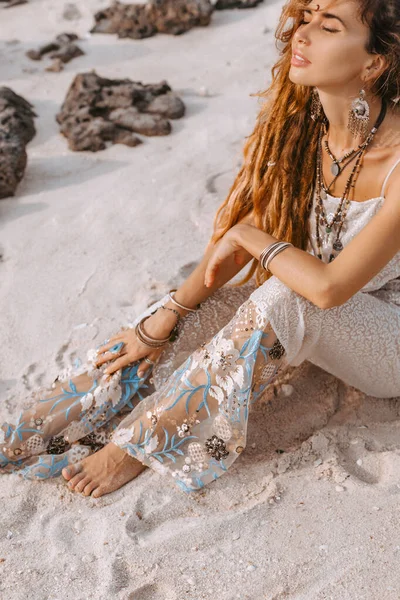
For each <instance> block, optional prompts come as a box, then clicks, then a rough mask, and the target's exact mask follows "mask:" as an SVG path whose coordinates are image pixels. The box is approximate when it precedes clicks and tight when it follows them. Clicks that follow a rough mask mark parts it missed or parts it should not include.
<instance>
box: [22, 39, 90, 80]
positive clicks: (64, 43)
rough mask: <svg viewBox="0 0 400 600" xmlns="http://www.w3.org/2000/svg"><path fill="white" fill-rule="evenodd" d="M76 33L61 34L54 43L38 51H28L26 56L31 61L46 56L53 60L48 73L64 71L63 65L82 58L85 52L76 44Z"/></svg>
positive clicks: (41, 47)
mask: <svg viewBox="0 0 400 600" xmlns="http://www.w3.org/2000/svg"><path fill="white" fill-rule="evenodd" d="M78 39H79V38H78V36H77V35H75V33H61V34H60V35H58V36H57V37H56V38H55V40H54V41H53V42H50V43H48V44H45V45H44V46H40V48H38V50H28V52H27V53H26V56H28V58H30V59H31V60H42V58H43V56H44V55H45V54H48V55H49V57H50V58H51V59H52V60H53V63H52V64H51V65H50V66H49V67H47V69H46V71H57V72H58V71H62V69H63V65H64V64H65V63H68V62H69V61H70V60H72V59H73V58H76V57H77V56H82V55H83V54H85V53H84V51H83V50H82V49H81V48H80V47H79V46H78V45H77V44H75V41H76V40H78Z"/></svg>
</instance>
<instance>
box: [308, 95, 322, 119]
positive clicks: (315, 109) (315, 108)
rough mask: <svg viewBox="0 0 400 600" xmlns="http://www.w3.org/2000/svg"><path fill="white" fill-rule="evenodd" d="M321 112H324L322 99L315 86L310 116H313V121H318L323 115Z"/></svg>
mask: <svg viewBox="0 0 400 600" xmlns="http://www.w3.org/2000/svg"><path fill="white" fill-rule="evenodd" d="M321 113H322V104H321V100H320V99H319V94H318V91H317V88H314V89H313V91H312V97H311V109H310V117H311V118H312V120H313V121H318V119H319V117H320V116H321Z"/></svg>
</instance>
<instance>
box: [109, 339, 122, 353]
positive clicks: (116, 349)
mask: <svg viewBox="0 0 400 600" xmlns="http://www.w3.org/2000/svg"><path fill="white" fill-rule="evenodd" d="M124 346H125V342H119V344H115V345H114V346H113V347H112V348H110V349H109V352H111V354H119V353H120V352H121V350H122V348H123V347H124Z"/></svg>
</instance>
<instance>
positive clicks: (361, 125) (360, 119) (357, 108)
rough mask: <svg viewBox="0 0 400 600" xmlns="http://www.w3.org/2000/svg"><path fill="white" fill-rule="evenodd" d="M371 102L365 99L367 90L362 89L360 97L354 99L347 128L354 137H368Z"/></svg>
mask: <svg viewBox="0 0 400 600" xmlns="http://www.w3.org/2000/svg"><path fill="white" fill-rule="evenodd" d="M369 112H370V111H369V104H368V102H367V101H366V99H365V90H360V97H359V98H357V99H356V100H353V102H352V103H351V109H350V111H349V121H348V124H347V128H348V129H349V130H350V131H351V133H352V135H353V136H354V137H358V136H361V137H363V138H366V137H367V134H368V130H369Z"/></svg>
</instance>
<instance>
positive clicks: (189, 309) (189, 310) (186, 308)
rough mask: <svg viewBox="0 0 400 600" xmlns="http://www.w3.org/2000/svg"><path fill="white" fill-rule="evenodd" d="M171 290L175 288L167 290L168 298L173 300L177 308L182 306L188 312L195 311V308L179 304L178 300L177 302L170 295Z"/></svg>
mask: <svg viewBox="0 0 400 600" xmlns="http://www.w3.org/2000/svg"><path fill="white" fill-rule="evenodd" d="M172 292H176V290H170V291H169V292H168V296H169V299H170V300H171V302H173V304H175V305H176V306H179V308H182V309H183V310H187V311H188V312H196V310H197V308H188V307H187V306H183V304H179V302H177V301H176V300H175V299H174V297H173V296H172Z"/></svg>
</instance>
